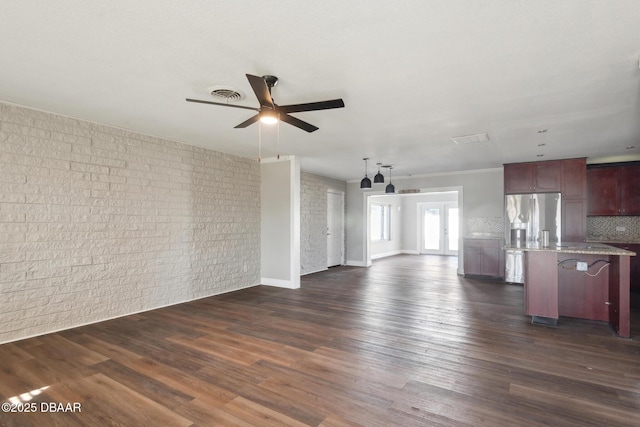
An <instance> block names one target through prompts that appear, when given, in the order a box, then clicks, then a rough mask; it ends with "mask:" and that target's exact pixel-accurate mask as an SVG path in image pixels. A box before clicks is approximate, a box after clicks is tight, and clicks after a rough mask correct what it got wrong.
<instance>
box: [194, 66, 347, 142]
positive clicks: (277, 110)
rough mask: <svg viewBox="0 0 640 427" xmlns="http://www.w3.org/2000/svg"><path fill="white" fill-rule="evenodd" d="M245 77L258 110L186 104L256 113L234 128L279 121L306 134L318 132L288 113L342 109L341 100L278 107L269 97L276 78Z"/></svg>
mask: <svg viewBox="0 0 640 427" xmlns="http://www.w3.org/2000/svg"><path fill="white" fill-rule="evenodd" d="M246 76H247V80H249V84H250V85H251V89H253V93H255V95H256V98H258V102H259V103H260V107H259V108H255V107H246V106H243V105H233V104H229V103H226V104H225V103H222V102H212V101H203V100H199V99H191V98H187V102H197V103H200V104H211V105H219V106H222V107H232V108H242V109H245V110H253V111H256V112H257V114H256V115H255V116H253V117H251V118H249V119H247V120H245V121H244V122H242V123H240V124H239V125H237V126H235V128H246V127H247V126H249V125H252V124H254V123H255V122H257V121H258V120H260V121H261V122H263V123H272V124H273V123H276V122H277V121H278V120H280V121H283V122H285V123H288V124H290V125H292V126H295V127H297V128H299V129H302V130H304V131H307V132H314V131H316V130H318V127H316V126H314V125H312V124H311V123H307V122H305V121H303V120H300V119H298V118H296V117H293V116H291V115H290V113H302V112H305V111H317V110H329V109H332V108H342V107H344V101H343V100H342V99H331V100H328V101H319V102H307V103H303V104H290V105H278V104H276V103H275V102H274V100H273V98H272V97H271V89H272V88H273V87H274V86H275V85H277V84H278V78H277V77H276V76H271V75H266V76H262V77H259V76H254V75H252V74H246ZM210 93H211V92H210ZM233 96H235V95H228V97H233ZM228 100H229V99H227V101H228ZM267 117H268V118H267Z"/></svg>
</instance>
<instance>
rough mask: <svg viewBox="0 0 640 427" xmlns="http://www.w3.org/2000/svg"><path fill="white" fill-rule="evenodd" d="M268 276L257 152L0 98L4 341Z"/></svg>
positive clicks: (0, 327)
mask: <svg viewBox="0 0 640 427" xmlns="http://www.w3.org/2000/svg"><path fill="white" fill-rule="evenodd" d="M259 280H260V170H259V165H258V163H257V162H255V161H254V160H248V159H242V158H239V157H235V156H231V155H227V154H222V153H218V152H214V151H210V150H205V149H202V148H197V147H193V146H189V145H185V144H181V143H177V142H173V141H167V140H162V139H158V138H154V137H150V136H147V135H141V134H136V133H133V132H129V131H125V130H121V129H116V128H111V127H108V126H104V125H99V124H95V123H89V122H84V121H81V120H76V119H72V118H68V117H62V116H58V115H55V114H49V113H45V112H41V111H35V110H30V109H27V108H22V107H18V106H14V105H9V104H3V103H0V342H7V341H13V340H17V339H21V338H25V337H29V336H33V335H39V334H44V333H47V332H51V331H55V330H60V329H66V328H70V327H74V326H78V325H81V324H86V323H91V322H96V321H100V320H104V319H108V318H112V317H117V316H122V315H126V314H130V313H134V312H139V311H144V310H149V309H153V308H157V307H161V306H165V305H171V304H176V303H179V302H183V301H188V300H193V299H197V298H203V297H206V296H211V295H215V294H219V293H223V292H227V291H231V290H235V289H241V288H245V287H249V286H253V285H256V284H258V283H259Z"/></svg>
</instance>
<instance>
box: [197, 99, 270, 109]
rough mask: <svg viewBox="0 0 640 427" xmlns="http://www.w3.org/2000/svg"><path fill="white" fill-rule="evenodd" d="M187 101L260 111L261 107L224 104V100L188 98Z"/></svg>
mask: <svg viewBox="0 0 640 427" xmlns="http://www.w3.org/2000/svg"><path fill="white" fill-rule="evenodd" d="M187 102H198V103H200V104H211V105H221V106H223V107H233V108H242V109H245V110H253V111H260V109H259V108H254V107H245V106H244V105H233V104H223V103H222V102H212V101H202V100H200V99H191V98H187Z"/></svg>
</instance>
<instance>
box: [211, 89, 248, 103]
mask: <svg viewBox="0 0 640 427" xmlns="http://www.w3.org/2000/svg"><path fill="white" fill-rule="evenodd" d="M209 95H211V96H212V97H214V98H216V99H219V100H223V101H225V102H238V101H240V100H242V99H244V95H243V94H242V92H240V91H239V90H236V89H234V88H232V87H228V86H214V87H211V88H209Z"/></svg>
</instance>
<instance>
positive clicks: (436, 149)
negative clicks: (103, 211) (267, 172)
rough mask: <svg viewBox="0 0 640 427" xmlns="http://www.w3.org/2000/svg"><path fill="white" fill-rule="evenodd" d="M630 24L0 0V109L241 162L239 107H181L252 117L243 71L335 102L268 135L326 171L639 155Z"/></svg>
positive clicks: (377, 2) (447, 1)
mask: <svg viewBox="0 0 640 427" xmlns="http://www.w3.org/2000/svg"><path fill="white" fill-rule="evenodd" d="M639 22H640V1H638V0H608V1H603V0H592V1H590V0H563V1H558V0H538V1H525V0H519V1H510V0H476V1H471V0H429V1H425V0H405V1H396V2H393V1H389V0H369V1H366V2H365V1H347V0H322V1H302V0H297V1H294V0H281V1H273V0H272V1H265V0H251V1H247V0H242V1H241V0H236V1H211V0H175V1H171V0H135V1H131V0H109V1H103V2H98V1H86V0H58V1H50V0H40V1H36V0H21V1H4V2H3V4H2V8H1V11H0V40H1V41H0V58H1V61H2V62H1V65H0V100H4V101H7V102H11V103H16V104H20V105H24V106H28V107H33V108H37V109H42V110H46V111H51V112H55V113H59V114H63V115H68V116H72V117H77V118H81V119H85V120H89V121H94V122H98V123H103V124H108V125H112V126H116V127H121V128H126V129H131V130H134V131H137V132H142V133H145V134H150V135H156V136H160V137H164V138H168V139H172V140H176V141H180V142H185V143H188V144H193V145H197V146H202V147H207V148H211V149H214V150H218V151H223V152H227V153H232V154H236V155H239V156H243V157H248V158H257V156H258V128H259V126H258V125H257V124H254V125H252V126H250V127H248V128H246V129H234V128H233V127H234V126H235V125H236V124H238V123H240V122H242V121H244V120H246V119H247V118H249V117H250V116H251V115H252V114H253V113H252V112H251V111H247V110H242V109H234V108H225V107H218V106H212V105H204V104H194V103H187V102H185V98H198V99H204V100H211V101H216V99H213V98H212V97H210V96H209V95H208V90H207V89H208V88H209V87H211V86H215V85H224V86H231V87H234V88H236V89H238V90H240V91H242V92H243V93H244V94H245V95H246V98H245V99H244V100H242V101H240V102H239V103H238V104H240V105H246V106H252V107H257V106H258V103H257V101H256V99H255V96H254V94H253V92H252V90H251V87H250V86H249V83H248V81H247V79H246V77H245V74H246V73H249V74H255V75H264V74H273V75H276V76H278V77H279V79H280V81H279V83H278V85H277V86H276V87H275V88H274V89H273V97H274V99H275V100H276V102H278V103H279V104H282V105H283V104H293V103H300V102H312V101H321V100H326V99H332V98H343V99H344V102H345V104H346V107H345V108H342V109H335V110H325V111H315V112H306V113H296V114H293V115H294V116H296V117H298V118H300V119H302V120H305V121H308V122H310V123H312V124H314V125H316V126H318V127H319V128H320V130H318V131H316V132H314V133H310V134H309V133H307V132H304V131H302V130H299V129H297V128H294V127H292V126H289V125H287V124H284V123H283V124H282V125H281V126H280V142H279V152H280V153H281V154H293V155H296V156H299V157H300V159H301V162H302V169H303V170H305V171H308V172H313V173H317V174H321V175H325V176H330V177H334V178H339V179H343V180H350V179H360V178H361V177H362V174H363V169H364V164H363V162H362V158H363V157H365V156H367V157H371V162H370V164H369V175H370V176H371V175H373V174H374V173H375V172H374V170H375V163H376V162H377V161H381V162H384V163H387V164H393V165H394V176H403V175H415V174H425V173H434V172H448V171H461V170H470V169H483V168H494V167H499V166H500V165H502V164H503V163H509V162H520V161H533V160H549V159H556V158H570V157H582V156H587V157H589V158H590V159H589V160H590V161H592V162H595V161H603V160H609V161H611V160H624V159H640V69H639V59H640V58H639V57H640V25H639ZM276 129H277V127H271V128H267V127H266V126H263V128H262V157H264V158H266V157H270V156H274V155H275V154H276V153H277V145H278V144H277V137H276V135H277V132H276ZM543 129H547V131H546V132H544V133H539V132H538V131H540V130H543ZM478 133H487V134H488V135H489V139H490V140H489V141H488V142H486V143H479V144H473V145H466V146H459V145H456V144H454V143H453V142H452V141H451V138H452V137H456V136H462V135H469V134H478ZM541 144H544V145H541ZM629 146H634V148H627V147H629ZM539 155H543V156H542V157H539Z"/></svg>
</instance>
